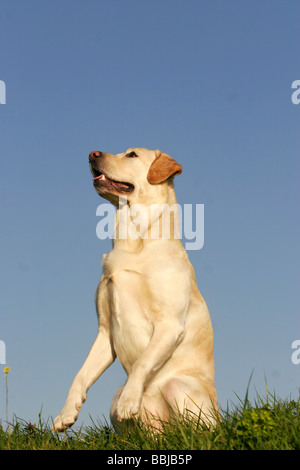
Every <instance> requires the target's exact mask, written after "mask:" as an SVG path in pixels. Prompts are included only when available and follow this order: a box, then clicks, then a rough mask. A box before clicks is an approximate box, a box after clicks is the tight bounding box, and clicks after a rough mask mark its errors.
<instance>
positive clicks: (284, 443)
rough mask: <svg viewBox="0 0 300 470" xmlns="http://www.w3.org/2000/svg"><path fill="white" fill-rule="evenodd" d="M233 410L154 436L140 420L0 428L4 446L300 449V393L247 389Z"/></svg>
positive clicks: (166, 427)
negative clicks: (117, 426)
mask: <svg viewBox="0 0 300 470" xmlns="http://www.w3.org/2000/svg"><path fill="white" fill-rule="evenodd" d="M232 408H233V409H231V410H229V409H227V410H222V411H221V419H220V420H219V421H218V422H217V425H216V426H215V427H214V428H213V429H209V428H208V427H206V426H204V425H203V424H201V423H197V424H196V425H195V422H194V421H190V420H188V419H183V418H182V417H181V418H177V419H175V418H174V419H173V420H172V421H171V422H169V423H163V430H162V432H161V433H160V434H153V432H152V431H151V429H146V428H145V427H143V426H142V425H141V424H140V423H137V425H136V426H135V427H134V428H133V429H130V430H127V431H126V432H124V433H123V434H119V435H118V434H116V433H115V432H114V431H113V429H112V428H111V427H110V426H109V425H107V423H106V424H101V422H92V423H93V424H92V425H91V426H87V427H84V428H82V429H80V430H79V431H72V430H68V431H67V432H65V433H60V434H57V433H52V431H51V426H52V423H49V422H43V421H42V418H41V415H39V419H38V421H37V423H36V424H33V423H27V422H24V421H23V420H21V419H16V418H15V419H14V422H13V423H11V424H10V425H8V426H7V428H6V429H5V428H4V427H3V426H2V427H1V426H0V450H25V449H27V450H112V451H118V450H128V451H132V450H209V449H211V450H300V397H299V399H298V400H297V401H295V400H285V401H283V400H280V399H277V398H276V397H275V396H271V395H270V394H269V393H267V397H266V398H264V399H262V398H261V397H260V396H259V395H257V398H256V399H255V400H254V403H253V404H251V403H250V402H249V400H248V394H247V393H246V397H245V399H244V400H243V401H242V400H239V399H238V405H236V406H234V407H232Z"/></svg>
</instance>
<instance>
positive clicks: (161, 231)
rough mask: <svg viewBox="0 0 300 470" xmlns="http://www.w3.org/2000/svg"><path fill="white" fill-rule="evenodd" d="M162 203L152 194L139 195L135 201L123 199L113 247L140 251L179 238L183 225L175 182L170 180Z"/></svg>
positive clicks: (119, 209)
mask: <svg viewBox="0 0 300 470" xmlns="http://www.w3.org/2000/svg"><path fill="white" fill-rule="evenodd" d="M161 196H162V197H161V201H162V202H161V203H160V204H158V203H157V202H155V199H154V200H153V201H151V196H150V197H148V198H147V200H146V199H145V197H144V198H143V197H139V201H143V203H141V202H139V203H138V204H137V203H134V202H132V201H131V202H130V201H128V200H127V199H126V198H120V200H119V205H118V207H117V213H116V221H115V234H114V240H113V248H118V249H119V248H120V249H123V250H126V251H138V250H140V249H142V248H143V247H144V246H145V245H149V244H150V243H153V242H156V243H157V241H158V240H164V239H168V240H179V239H180V224H179V213H178V206H177V200H176V195H175V191H174V187H173V182H168V183H166V184H165V185H164V186H163V188H162V192H161Z"/></svg>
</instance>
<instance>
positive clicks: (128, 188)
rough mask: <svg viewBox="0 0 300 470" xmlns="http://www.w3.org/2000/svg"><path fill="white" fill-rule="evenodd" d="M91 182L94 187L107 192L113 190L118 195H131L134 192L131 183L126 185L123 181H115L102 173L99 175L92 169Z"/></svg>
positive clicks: (98, 172)
mask: <svg viewBox="0 0 300 470" xmlns="http://www.w3.org/2000/svg"><path fill="white" fill-rule="evenodd" d="M92 173H93V176H94V178H93V181H94V185H96V186H97V187H103V188H105V189H108V190H114V191H117V192H118V193H131V192H132V191H133V190H134V186H133V184H131V183H126V182H125V181H115V180H112V179H110V178H108V176H106V175H105V174H104V173H101V172H100V171H99V170H96V169H95V168H92Z"/></svg>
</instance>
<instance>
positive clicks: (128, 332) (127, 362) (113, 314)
mask: <svg viewBox="0 0 300 470" xmlns="http://www.w3.org/2000/svg"><path fill="white" fill-rule="evenodd" d="M109 279H110V281H109V283H108V290H109V306H110V327H111V333H112V339H113V344H114V349H115V352H116V354H117V357H118V359H119V360H120V362H121V364H122V365H123V367H124V368H125V370H126V372H129V371H130V368H131V366H132V364H133V363H134V362H135V361H136V360H137V359H138V357H139V356H140V355H141V353H142V352H143V351H144V349H145V348H146V347H147V345H148V344H149V341H150V339H151V336H152V334H153V324H152V318H151V312H150V311H149V305H150V302H149V293H148V292H147V285H146V282H145V279H144V277H143V276H142V274H141V273H139V272H136V271H134V270H129V269H123V270H115V271H114V272H112V273H110V275H109Z"/></svg>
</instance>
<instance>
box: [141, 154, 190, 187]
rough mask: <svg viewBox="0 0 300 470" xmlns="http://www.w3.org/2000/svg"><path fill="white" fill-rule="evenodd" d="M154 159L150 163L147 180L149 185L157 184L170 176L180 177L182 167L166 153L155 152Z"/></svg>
mask: <svg viewBox="0 0 300 470" xmlns="http://www.w3.org/2000/svg"><path fill="white" fill-rule="evenodd" d="M155 155H156V158H155V160H154V161H153V162H152V164H151V166H150V168H149V171H148V175H147V179H148V181H149V183H151V184H159V183H163V181H166V180H167V179H168V178H170V177H171V176H176V175H180V173H181V172H182V166H181V165H179V163H177V162H176V161H175V160H174V159H173V158H172V157H170V156H169V155H167V154H166V153H163V152H160V150H155Z"/></svg>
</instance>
